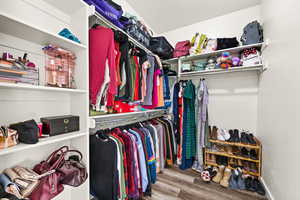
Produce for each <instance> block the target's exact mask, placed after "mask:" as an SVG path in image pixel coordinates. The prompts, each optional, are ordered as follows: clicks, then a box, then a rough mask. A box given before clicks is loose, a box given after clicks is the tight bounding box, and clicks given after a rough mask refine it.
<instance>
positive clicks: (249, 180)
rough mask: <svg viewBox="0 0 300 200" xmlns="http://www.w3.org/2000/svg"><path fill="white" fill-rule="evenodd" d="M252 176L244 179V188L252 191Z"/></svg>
mask: <svg viewBox="0 0 300 200" xmlns="http://www.w3.org/2000/svg"><path fill="white" fill-rule="evenodd" d="M252 181H253V180H252V177H251V176H249V177H247V178H246V179H245V188H246V190H248V191H252V192H253V188H252Z"/></svg>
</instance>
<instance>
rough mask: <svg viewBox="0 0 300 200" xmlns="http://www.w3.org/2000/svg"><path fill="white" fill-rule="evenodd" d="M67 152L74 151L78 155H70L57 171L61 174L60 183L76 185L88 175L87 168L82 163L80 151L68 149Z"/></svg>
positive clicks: (82, 181) (81, 182)
mask: <svg viewBox="0 0 300 200" xmlns="http://www.w3.org/2000/svg"><path fill="white" fill-rule="evenodd" d="M68 153H76V154H78V155H79V156H77V155H72V156H70V157H69V158H68V160H66V161H64V163H63V164H62V165H61V167H60V168H59V169H58V170H57V171H59V172H61V173H62V174H63V176H62V180H61V183H62V184H65V185H70V186H73V187H78V186H80V185H81V184H83V183H84V182H85V181H86V179H87V177H88V174H87V170H86V167H85V165H84V164H83V163H82V154H81V152H80V151H77V150H69V151H68Z"/></svg>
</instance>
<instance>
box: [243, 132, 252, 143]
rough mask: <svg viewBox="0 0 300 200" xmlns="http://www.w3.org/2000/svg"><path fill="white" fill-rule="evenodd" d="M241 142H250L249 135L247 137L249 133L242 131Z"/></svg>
mask: <svg viewBox="0 0 300 200" xmlns="http://www.w3.org/2000/svg"><path fill="white" fill-rule="evenodd" d="M241 143H243V144H250V143H249V142H248V137H247V134H246V133H245V132H242V133H241Z"/></svg>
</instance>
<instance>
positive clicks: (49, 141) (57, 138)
mask: <svg viewBox="0 0 300 200" xmlns="http://www.w3.org/2000/svg"><path fill="white" fill-rule="evenodd" d="M86 135H88V131H83V132H82V131H78V132H71V133H65V134H62V135H57V136H52V137H47V138H43V139H40V140H39V142H38V143H36V144H23V143H20V144H17V145H16V146H13V147H9V148H6V149H2V150H0V156H3V155H7V154H10V153H16V152H19V151H23V150H27V149H34V148H37V147H40V146H44V145H48V144H54V143H57V142H62V141H66V140H71V139H75V138H79V137H83V136H86Z"/></svg>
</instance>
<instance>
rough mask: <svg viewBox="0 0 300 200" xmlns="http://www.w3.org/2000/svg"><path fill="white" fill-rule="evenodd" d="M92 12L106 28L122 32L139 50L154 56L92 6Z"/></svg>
mask: <svg viewBox="0 0 300 200" xmlns="http://www.w3.org/2000/svg"><path fill="white" fill-rule="evenodd" d="M90 10H91V14H92V15H93V16H95V17H96V18H97V19H99V20H100V21H101V22H103V23H104V24H105V25H106V26H108V27H109V28H112V29H114V30H118V31H120V32H122V33H123V34H125V35H126V36H127V37H128V40H129V41H131V42H132V43H133V44H135V45H136V46H138V47H139V48H141V49H143V50H144V51H145V52H146V53H148V54H151V55H154V54H153V53H152V52H151V51H150V50H149V49H148V48H147V47H145V46H144V45H143V44H141V43H140V42H138V41H137V40H136V39H134V38H133V37H132V36H131V35H129V34H128V33H126V32H125V31H124V30H122V29H120V28H119V27H117V26H116V25H114V24H113V23H111V22H110V21H109V20H107V19H106V18H105V17H103V16H102V15H101V14H100V13H98V12H97V11H96V10H95V7H94V6H90Z"/></svg>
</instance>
